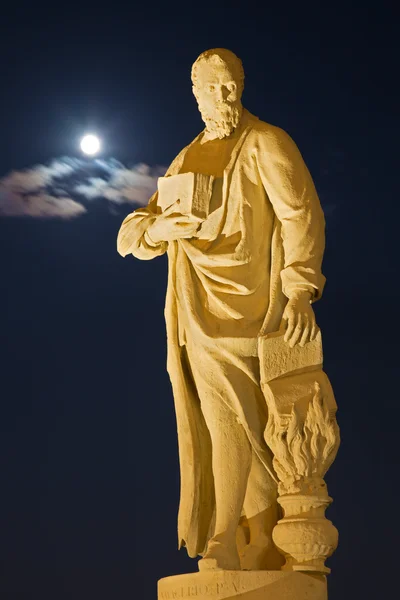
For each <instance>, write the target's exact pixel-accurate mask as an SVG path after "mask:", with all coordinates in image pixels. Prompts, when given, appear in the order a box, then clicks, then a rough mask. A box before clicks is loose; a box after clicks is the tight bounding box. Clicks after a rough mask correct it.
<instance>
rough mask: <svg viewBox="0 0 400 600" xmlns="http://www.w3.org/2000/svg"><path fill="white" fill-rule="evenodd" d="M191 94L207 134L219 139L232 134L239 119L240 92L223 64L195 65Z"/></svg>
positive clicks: (207, 62)
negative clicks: (194, 77) (194, 78)
mask: <svg viewBox="0 0 400 600" xmlns="http://www.w3.org/2000/svg"><path fill="white" fill-rule="evenodd" d="M193 93H194V95H195V97H196V100H197V103H198V106H199V110H200V113H201V118H202V119H203V121H204V123H205V125H206V130H207V131H208V132H209V133H211V134H214V135H215V136H216V137H219V138H220V139H222V138H224V137H226V136H229V135H230V134H231V133H233V131H234V130H235V129H236V127H237V126H238V125H239V122H240V118H241V116H242V104H241V101H240V96H241V89H240V88H239V87H238V83H237V81H235V79H234V77H233V75H232V73H231V72H230V71H229V69H228V68H227V66H226V65H225V64H224V63H223V62H222V61H218V60H216V61H212V60H210V61H204V62H201V63H200V64H199V65H198V67H197V71H196V80H195V81H194V84H193Z"/></svg>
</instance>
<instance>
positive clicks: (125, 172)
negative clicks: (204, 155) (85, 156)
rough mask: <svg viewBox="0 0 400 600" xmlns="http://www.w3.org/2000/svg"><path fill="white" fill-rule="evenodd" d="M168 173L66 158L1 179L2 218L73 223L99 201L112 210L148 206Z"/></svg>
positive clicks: (99, 161) (156, 168)
mask: <svg viewBox="0 0 400 600" xmlns="http://www.w3.org/2000/svg"><path fill="white" fill-rule="evenodd" d="M165 171H166V168H165V167H149V166H148V165H145V164H139V165H136V166H134V167H132V168H128V167H126V166H124V165H123V164H122V163H120V162H119V161H117V160H115V159H108V160H104V159H103V160H91V161H85V160H81V159H73V158H68V157H65V158H61V159H57V160H53V161H52V162H51V163H50V164H49V165H36V166H34V167H31V168H29V169H25V170H22V171H12V172H11V173H9V174H8V175H6V176H5V177H3V178H2V179H0V216H4V217H22V216H24V217H36V218H58V219H71V218H75V217H78V216H80V215H82V214H84V213H86V212H87V211H88V210H90V208H91V206H93V202H95V201H96V200H99V199H101V198H102V199H105V200H108V201H109V203H110V209H111V207H112V206H114V207H117V206H120V205H124V204H131V205H133V206H144V205H146V204H147V202H148V200H149V198H150V196H152V194H153V193H154V191H155V190H156V188H157V179H158V177H160V176H162V175H164V174H165ZM112 212H113V213H114V212H115V209H113V210H112Z"/></svg>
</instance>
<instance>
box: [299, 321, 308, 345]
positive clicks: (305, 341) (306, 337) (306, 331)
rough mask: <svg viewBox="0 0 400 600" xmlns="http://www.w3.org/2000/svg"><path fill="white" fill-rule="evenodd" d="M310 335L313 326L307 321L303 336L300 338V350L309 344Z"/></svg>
mask: <svg viewBox="0 0 400 600" xmlns="http://www.w3.org/2000/svg"><path fill="white" fill-rule="evenodd" d="M310 333H311V325H310V323H309V321H308V319H307V320H306V323H305V325H304V330H303V334H302V336H301V338H300V342H299V346H300V348H304V346H305V345H306V344H307V342H309V341H310Z"/></svg>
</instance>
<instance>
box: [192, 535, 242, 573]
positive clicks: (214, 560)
mask: <svg viewBox="0 0 400 600" xmlns="http://www.w3.org/2000/svg"><path fill="white" fill-rule="evenodd" d="M198 566H199V571H215V570H221V569H223V570H224V571H240V570H241V567H240V559H239V554H238V551H237V549H236V544H235V543H233V544H229V545H227V544H224V543H223V542H220V541H219V540H216V539H212V540H210V541H209V543H208V547H207V552H206V553H205V555H204V556H203V558H201V559H200V560H199V563H198Z"/></svg>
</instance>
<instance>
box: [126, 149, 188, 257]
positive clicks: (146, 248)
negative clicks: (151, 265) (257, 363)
mask: <svg viewBox="0 0 400 600" xmlns="http://www.w3.org/2000/svg"><path fill="white" fill-rule="evenodd" d="M187 148H188V146H185V148H183V150H181V152H180V153H179V154H178V156H177V157H176V158H175V159H174V160H173V161H172V163H171V165H170V166H169V168H168V170H167V172H166V174H165V176H168V175H175V174H176V173H177V172H178V171H179V168H180V166H181V164H182V161H183V157H184V155H185V153H186V151H187ZM157 198H158V192H156V193H155V194H153V196H152V197H151V198H150V200H149V203H148V205H147V206H145V207H143V208H138V209H137V210H135V211H133V213H131V214H130V215H128V216H127V217H126V218H125V219H124V221H123V222H122V225H121V227H120V230H119V232H118V237H117V251H118V253H119V254H120V255H121V256H123V257H125V256H126V255H127V254H133V256H136V258H140V259H141V260H151V259H152V258H156V256H161V254H164V253H165V252H166V251H167V249H168V243H167V242H160V243H159V244H156V243H154V242H153V241H152V240H151V238H150V236H149V234H148V233H147V230H148V228H149V227H150V225H151V224H152V223H154V221H155V219H156V218H157V216H158V215H159V214H160V212H161V211H160V209H159V208H158V207H157Z"/></svg>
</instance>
